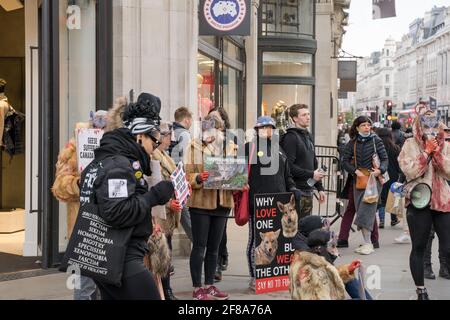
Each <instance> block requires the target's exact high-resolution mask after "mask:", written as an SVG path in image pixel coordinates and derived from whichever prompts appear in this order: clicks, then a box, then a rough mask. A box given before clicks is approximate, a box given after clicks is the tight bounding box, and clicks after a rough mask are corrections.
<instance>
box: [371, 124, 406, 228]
mask: <svg viewBox="0 0 450 320" xmlns="http://www.w3.org/2000/svg"><path fill="white" fill-rule="evenodd" d="M377 134H378V136H379V137H380V138H381V140H383V144H384V147H385V148H386V152H387V155H388V159H389V165H388V170H387V172H388V174H389V181H387V182H386V183H385V184H384V185H383V189H382V190H381V195H380V201H379V202H378V216H379V219H380V224H379V227H380V228H381V229H383V228H384V218H385V209H386V202H387V198H388V194H389V190H390V188H391V185H392V184H393V183H394V182H397V181H398V180H399V178H400V175H401V174H402V171H401V169H400V166H399V164H398V160H397V158H398V156H399V154H400V150H401V148H400V147H399V146H398V145H396V144H395V143H394V141H393V139H392V132H391V131H390V130H389V129H387V128H380V129H378V130H377ZM399 223H400V221H399V219H398V218H397V215H395V214H392V213H391V226H392V227H394V226H396V225H397V224H399Z"/></svg>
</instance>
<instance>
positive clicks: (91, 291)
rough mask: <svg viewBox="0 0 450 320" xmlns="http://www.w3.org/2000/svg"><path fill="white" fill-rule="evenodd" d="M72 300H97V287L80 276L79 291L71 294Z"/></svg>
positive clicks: (89, 280)
mask: <svg viewBox="0 0 450 320" xmlns="http://www.w3.org/2000/svg"><path fill="white" fill-rule="evenodd" d="M73 299H74V300H97V286H96V285H95V282H94V280H92V279H91V278H88V277H84V276H80V289H75V290H74V292H73Z"/></svg>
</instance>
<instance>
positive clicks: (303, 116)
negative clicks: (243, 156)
mask: <svg viewBox="0 0 450 320" xmlns="http://www.w3.org/2000/svg"><path fill="white" fill-rule="evenodd" d="M289 116H290V117H291V119H292V121H293V122H294V124H295V127H294V128H289V129H288V130H287V133H286V134H285V135H284V137H283V138H282V139H281V140H282V141H280V145H281V147H282V148H283V150H284V151H285V152H286V155H287V158H288V160H289V165H290V170H291V174H292V176H293V177H294V181H295V184H296V186H297V188H298V189H299V190H301V191H302V193H303V194H302V196H301V201H300V206H299V212H300V214H299V217H300V218H303V217H305V216H307V215H311V213H312V209H313V192H314V188H316V189H317V190H318V191H319V200H320V202H321V203H324V202H325V200H326V196H325V192H324V188H323V185H322V182H321V181H322V179H323V178H324V176H325V174H324V173H322V172H320V170H318V161H317V158H316V153H315V147H314V142H313V138H312V136H311V134H310V133H309V131H308V127H309V126H310V123H311V115H310V112H309V108H308V106H306V105H304V104H296V105H293V106H291V107H290V109H289ZM309 179H314V180H315V184H314V185H313V186H310V185H308V180H309Z"/></svg>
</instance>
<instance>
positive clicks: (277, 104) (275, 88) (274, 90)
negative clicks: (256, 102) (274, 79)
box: [261, 84, 313, 118]
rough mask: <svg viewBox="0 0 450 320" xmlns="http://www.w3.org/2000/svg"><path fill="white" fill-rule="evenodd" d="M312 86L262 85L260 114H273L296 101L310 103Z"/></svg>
mask: <svg viewBox="0 0 450 320" xmlns="http://www.w3.org/2000/svg"><path fill="white" fill-rule="evenodd" d="M312 96H313V87H312V86H306V85H296V84H289V85H281V84H277V85H273V84H268V85H263V92H262V106H261V108H262V109H261V110H262V112H261V113H262V115H266V116H274V117H275V118H278V116H277V113H280V112H279V111H280V110H284V109H286V108H287V107H290V106H292V105H294V104H297V103H303V104H307V105H309V106H311V105H312Z"/></svg>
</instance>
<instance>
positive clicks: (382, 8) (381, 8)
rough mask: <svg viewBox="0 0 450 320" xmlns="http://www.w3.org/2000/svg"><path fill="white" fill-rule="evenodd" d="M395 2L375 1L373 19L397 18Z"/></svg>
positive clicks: (390, 0) (386, 0)
mask: <svg viewBox="0 0 450 320" xmlns="http://www.w3.org/2000/svg"><path fill="white" fill-rule="evenodd" d="M396 16H397V14H396V10H395V0H373V19H374V20H376V19H384V18H392V17H396Z"/></svg>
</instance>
